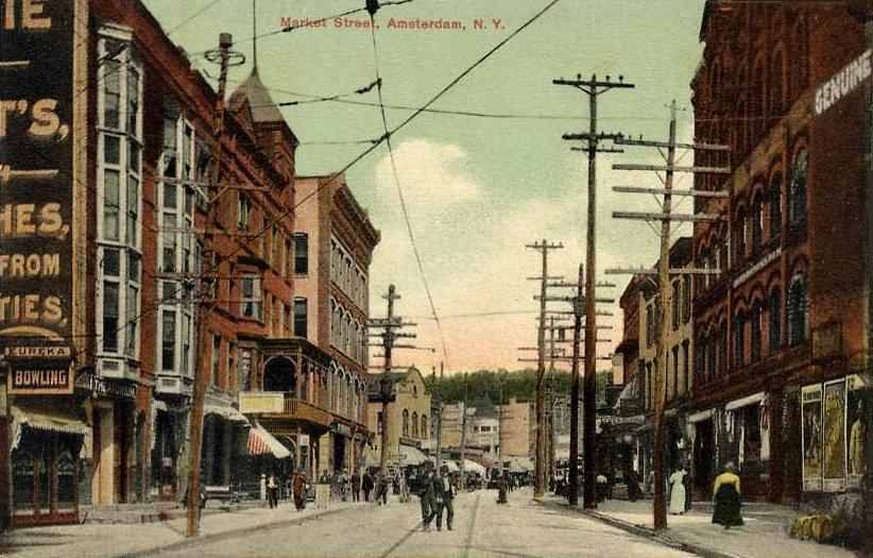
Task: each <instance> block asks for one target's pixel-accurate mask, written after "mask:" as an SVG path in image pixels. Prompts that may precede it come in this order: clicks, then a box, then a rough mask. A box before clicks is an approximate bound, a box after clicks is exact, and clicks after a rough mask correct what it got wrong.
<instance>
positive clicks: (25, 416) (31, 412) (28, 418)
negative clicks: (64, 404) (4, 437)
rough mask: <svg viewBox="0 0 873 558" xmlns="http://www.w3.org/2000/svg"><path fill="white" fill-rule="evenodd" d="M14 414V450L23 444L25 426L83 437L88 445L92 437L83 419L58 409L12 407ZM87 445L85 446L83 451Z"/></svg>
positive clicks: (11, 410)
mask: <svg viewBox="0 0 873 558" xmlns="http://www.w3.org/2000/svg"><path fill="white" fill-rule="evenodd" d="M9 410H10V412H11V414H12V444H11V447H12V449H16V448H17V447H18V444H19V443H20V442H21V435H22V430H23V428H22V427H24V426H27V427H28V428H29V429H32V430H38V431H42V432H58V433H62V434H72V435H74V436H83V437H84V438H85V440H84V442H85V444H87V443H88V442H89V439H90V437H91V428H90V427H89V426H88V425H87V424H85V421H83V420H82V419H80V418H78V417H76V416H73V415H68V414H64V413H63V412H62V411H59V410H57V409H42V408H41V409H29V408H22V407H18V406H16V405H12V406H11V407H10V409H9ZM85 444H83V449H84V446H85Z"/></svg>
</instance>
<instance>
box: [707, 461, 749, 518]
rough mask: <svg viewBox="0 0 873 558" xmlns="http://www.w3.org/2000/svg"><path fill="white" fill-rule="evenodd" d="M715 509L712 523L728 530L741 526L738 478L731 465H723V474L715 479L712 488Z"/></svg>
mask: <svg viewBox="0 0 873 558" xmlns="http://www.w3.org/2000/svg"><path fill="white" fill-rule="evenodd" d="M712 494H713V501H714V504H715V509H714V510H713V512H712V522H713V523H715V524H718V525H723V526H724V528H725V529H730V528H731V527H733V526H735V525H742V524H743V516H742V515H741V514H740V508H741V506H742V504H741V501H740V477H739V476H738V475H737V471H736V468H735V467H734V464H733V463H728V464H727V465H725V468H724V472H722V474H720V475H719V476H717V477H715V483H714V484H713V487H712Z"/></svg>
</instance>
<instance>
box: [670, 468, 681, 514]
mask: <svg viewBox="0 0 873 558" xmlns="http://www.w3.org/2000/svg"><path fill="white" fill-rule="evenodd" d="M667 482H669V483H670V487H671V488H670V513H671V514H673V515H682V514H684V513H685V468H684V467H679V468H678V469H676V471H674V472H673V474H672V475H670V479H669V480H668V481H667Z"/></svg>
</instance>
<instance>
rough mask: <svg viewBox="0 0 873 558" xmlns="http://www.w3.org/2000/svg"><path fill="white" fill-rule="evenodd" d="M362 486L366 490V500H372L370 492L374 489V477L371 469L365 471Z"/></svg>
mask: <svg viewBox="0 0 873 558" xmlns="http://www.w3.org/2000/svg"><path fill="white" fill-rule="evenodd" d="M361 488H362V489H363V490H364V501H365V502H369V501H370V493H371V492H372V491H373V477H372V476H371V475H370V471H364V476H363V478H362V479H361Z"/></svg>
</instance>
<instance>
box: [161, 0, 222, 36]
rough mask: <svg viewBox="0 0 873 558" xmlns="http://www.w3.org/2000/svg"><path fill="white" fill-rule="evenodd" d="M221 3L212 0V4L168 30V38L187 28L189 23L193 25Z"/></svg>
mask: <svg viewBox="0 0 873 558" xmlns="http://www.w3.org/2000/svg"><path fill="white" fill-rule="evenodd" d="M221 1H222V0H212V2H210V3H209V4H207V5H205V6H203V7H202V8H200V9H199V10H197V11H196V12H194V13H193V14H191V15H190V16H188V17H187V18H185V19H183V20H182V21H180V22H179V23H177V24H176V25H175V26H173V27H171V28H170V29H167V31H166V34H167V36H168V37H169V36H170V35H172V34H173V33H175V32H176V31H178V30H179V29H181V28H182V27H185V26H186V25H188V24H189V23H191V22H192V21H194V20H195V19H197V18H198V17H200V16H201V15H203V14H204V13H205V12H206V11H207V10H209V9H210V8H212V7H213V6H215V5H216V4H218V3H220V2H221Z"/></svg>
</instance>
